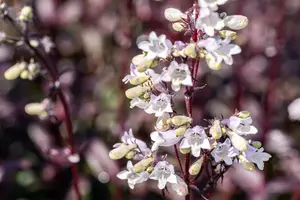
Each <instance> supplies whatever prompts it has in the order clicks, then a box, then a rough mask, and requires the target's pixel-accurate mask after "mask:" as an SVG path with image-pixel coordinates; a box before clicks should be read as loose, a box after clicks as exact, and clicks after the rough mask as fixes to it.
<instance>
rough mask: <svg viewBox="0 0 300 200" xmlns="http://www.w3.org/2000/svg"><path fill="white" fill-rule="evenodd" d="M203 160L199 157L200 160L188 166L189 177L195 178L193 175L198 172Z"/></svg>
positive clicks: (202, 157)
mask: <svg viewBox="0 0 300 200" xmlns="http://www.w3.org/2000/svg"><path fill="white" fill-rule="evenodd" d="M203 160H204V156H201V158H199V159H198V160H196V162H194V163H193V164H192V165H191V166H190V168H189V173H190V175H192V176H195V175H197V174H198V173H199V172H200V170H201V167H202V164H203Z"/></svg>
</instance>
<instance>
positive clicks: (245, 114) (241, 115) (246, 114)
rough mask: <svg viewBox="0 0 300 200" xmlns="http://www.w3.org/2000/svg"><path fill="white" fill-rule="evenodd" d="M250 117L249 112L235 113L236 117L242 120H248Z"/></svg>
mask: <svg viewBox="0 0 300 200" xmlns="http://www.w3.org/2000/svg"><path fill="white" fill-rule="evenodd" d="M250 115H251V114H250V112H249V111H241V112H238V113H237V116H238V117H239V118H242V119H245V118H248V117H250Z"/></svg>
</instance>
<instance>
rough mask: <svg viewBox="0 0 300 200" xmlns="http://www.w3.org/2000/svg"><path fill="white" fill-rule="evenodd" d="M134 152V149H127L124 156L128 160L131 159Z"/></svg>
mask: <svg viewBox="0 0 300 200" xmlns="http://www.w3.org/2000/svg"><path fill="white" fill-rule="evenodd" d="M135 154H136V151H129V152H128V153H127V154H126V155H125V158H126V159H128V160H130V159H132V158H133V157H134V156H135Z"/></svg>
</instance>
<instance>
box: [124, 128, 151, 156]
mask: <svg viewBox="0 0 300 200" xmlns="http://www.w3.org/2000/svg"><path fill="white" fill-rule="evenodd" d="M121 141H122V142H123V143H124V144H127V145H132V144H135V145H136V146H137V148H135V149H134V150H135V151H136V152H137V154H136V155H135V157H134V158H135V159H139V158H143V157H146V156H149V155H150V154H151V151H150V149H149V148H148V147H147V144H146V143H145V142H143V141H142V140H140V139H136V138H135V137H134V135H133V133H132V129H129V131H128V132H127V131H125V132H124V135H123V136H122V137H121Z"/></svg>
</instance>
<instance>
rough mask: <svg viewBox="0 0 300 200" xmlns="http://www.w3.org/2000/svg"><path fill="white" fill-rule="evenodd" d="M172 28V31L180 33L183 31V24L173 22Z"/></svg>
mask: <svg viewBox="0 0 300 200" xmlns="http://www.w3.org/2000/svg"><path fill="white" fill-rule="evenodd" d="M172 28H173V29H174V31H177V32H181V31H183V30H184V28H185V24H184V23H182V22H175V23H173V24H172Z"/></svg>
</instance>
